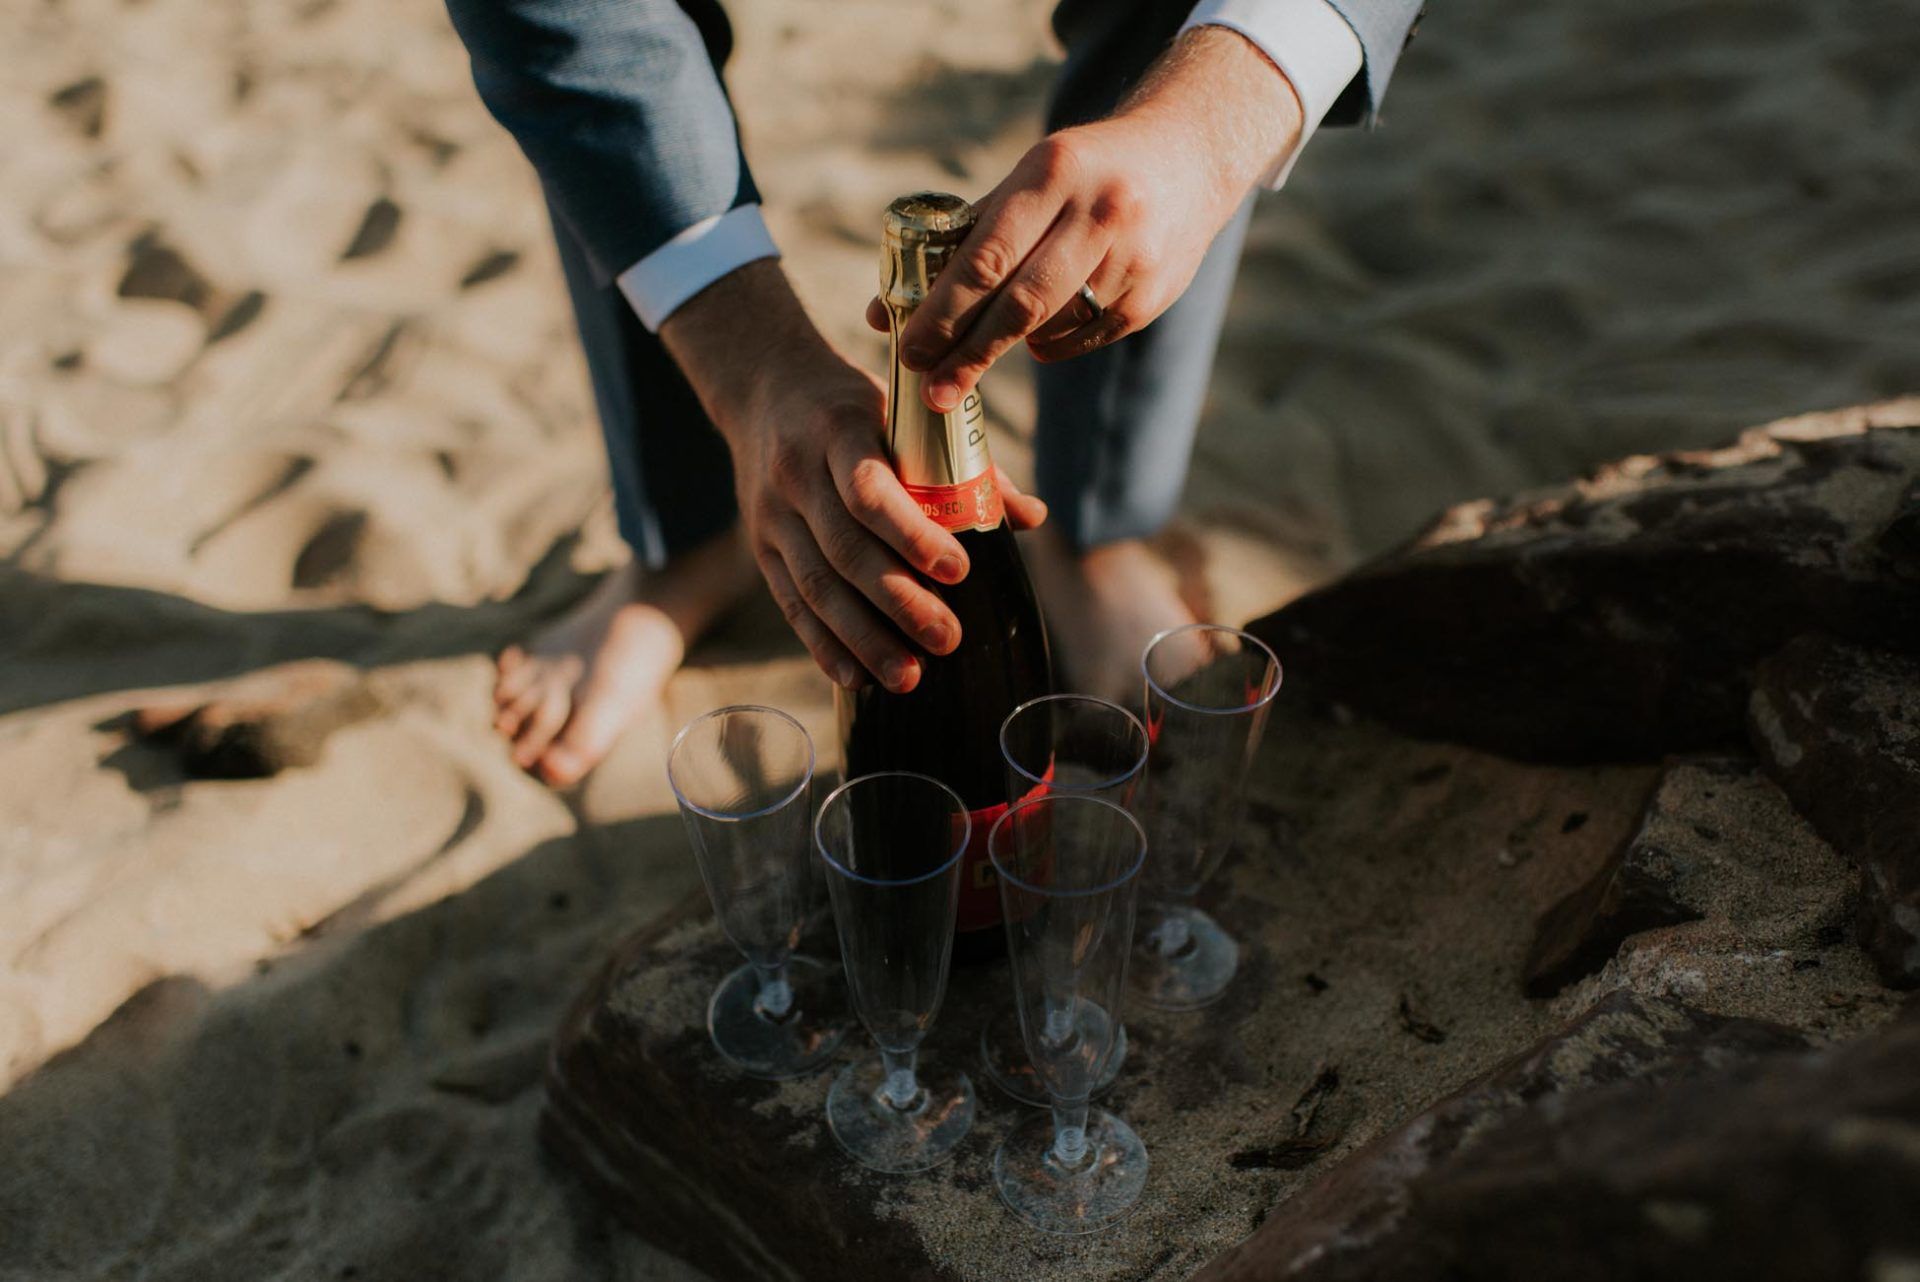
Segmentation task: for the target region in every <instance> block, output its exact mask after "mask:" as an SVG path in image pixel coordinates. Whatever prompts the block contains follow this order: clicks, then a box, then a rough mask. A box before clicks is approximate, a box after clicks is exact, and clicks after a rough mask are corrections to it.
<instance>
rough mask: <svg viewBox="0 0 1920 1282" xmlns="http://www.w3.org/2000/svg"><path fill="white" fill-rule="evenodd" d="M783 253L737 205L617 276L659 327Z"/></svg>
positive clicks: (751, 211) (749, 211)
mask: <svg viewBox="0 0 1920 1282" xmlns="http://www.w3.org/2000/svg"><path fill="white" fill-rule="evenodd" d="M1314 3H1315V4H1318V3H1321V0H1314ZM778 257H780V250H779V249H778V248H777V247H776V246H775V245H774V243H773V234H772V233H771V232H769V231H768V230H767V222H766V219H764V218H762V217H761V216H760V206H758V205H735V206H734V207H733V208H732V209H729V210H728V211H727V212H726V213H724V214H716V215H714V216H713V217H712V218H702V219H701V220H700V221H699V222H697V223H695V224H694V225H693V226H691V227H689V228H687V229H686V230H685V231H683V232H681V233H680V234H679V235H677V236H675V237H674V238H673V239H672V240H670V241H668V242H667V243H666V244H664V245H662V246H660V248H658V249H656V250H654V251H653V252H652V253H651V254H648V255H647V256H646V257H645V258H642V259H641V260H640V261H639V262H637V263H635V264H634V265H633V266H631V267H629V268H627V270H625V271H623V272H621V273H620V275H619V276H617V277H615V280H616V281H617V282H618V284H619V286H620V292H621V293H623V294H625V295H626V296H627V302H629V303H631V304H632V305H633V310H634V311H635V312H637V313H639V316H640V323H641V324H642V325H645V326H646V327H647V328H648V329H649V330H652V331H658V330H659V328H660V326H661V324H662V322H664V321H665V320H666V319H667V317H669V316H671V315H673V313H674V310H675V309H676V308H678V307H679V306H680V304H682V303H684V302H686V301H687V300H688V299H689V298H692V297H693V296H694V295H695V294H697V293H699V292H700V291H701V290H703V289H705V288H706V287H707V286H709V285H711V284H713V282H715V281H716V280H719V279H720V278H721V277H722V276H725V275H726V274H727V273H728V272H730V271H732V270H734V269H735V268H736V267H742V266H744V265H746V264H747V263H750V262H753V261H754V260H756V259H760V258H778Z"/></svg>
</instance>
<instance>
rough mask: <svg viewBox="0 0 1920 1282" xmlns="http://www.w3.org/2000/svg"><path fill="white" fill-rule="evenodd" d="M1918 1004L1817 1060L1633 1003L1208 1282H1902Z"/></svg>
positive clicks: (1359, 1162)
mask: <svg viewBox="0 0 1920 1282" xmlns="http://www.w3.org/2000/svg"><path fill="white" fill-rule="evenodd" d="M1916 1135H1920V1006H1916V1007H1913V1008H1910V1009H1909V1011H1908V1012H1907V1014H1906V1015H1905V1017H1904V1018H1902V1019H1900V1020H1899V1021H1898V1022H1897V1023H1895V1024H1893V1025H1892V1026H1890V1027H1888V1028H1886V1029H1884V1030H1881V1031H1879V1032H1877V1033H1874V1034H1870V1035H1869V1036H1867V1037H1865V1038H1862V1039H1861V1040H1859V1041H1857V1042H1853V1043H1851V1044H1849V1045H1847V1046H1844V1047H1840V1048H1837V1049H1830V1050H1827V1051H1824V1052H1818V1053H1809V1052H1807V1051H1806V1050H1805V1049H1804V1047H1803V1044H1802V1042H1801V1040H1800V1038H1799V1036H1798V1035H1797V1034H1795V1033H1793V1032H1792V1031H1790V1030H1788V1029H1785V1028H1781V1027H1779V1026H1777V1025H1771V1024H1765V1023H1760V1022H1758V1021H1753V1020H1744V1019H1723V1018H1719V1017H1715V1016H1711V1015H1705V1014H1702V1013H1701V1012H1699V1011H1697V1010H1693V1009H1690V1008H1688V1007H1686V1006H1684V1005H1681V1004H1679V1003H1675V1002H1670V1001H1668V1002H1649V1001H1646V1000H1643V999H1641V998H1638V997H1634V996H1632V995H1630V994H1625V993H1620V994H1615V995H1614V996H1612V997H1610V998H1608V999H1606V1000H1605V1001H1603V1002H1602V1003H1600V1004H1599V1005H1598V1006H1597V1007H1595V1009H1594V1010H1593V1011H1592V1012H1590V1013H1589V1014H1588V1015H1587V1016H1585V1017H1584V1018H1582V1019H1581V1020H1579V1021H1578V1022H1576V1023H1575V1024H1574V1025H1573V1026H1571V1027H1570V1028H1568V1029H1567V1030H1566V1031H1564V1032H1562V1033H1559V1034H1556V1035H1555V1036H1553V1037H1551V1038H1548V1039H1546V1040H1545V1041H1543V1042H1541V1043H1540V1044H1539V1045H1538V1046H1536V1047H1534V1048H1532V1049H1531V1050H1529V1051H1527V1052H1525V1053H1524V1054H1522V1055H1520V1056H1519V1057H1517V1058H1515V1059H1514V1060H1513V1061H1512V1062H1510V1063H1508V1064H1507V1065H1505V1066H1503V1067H1502V1068H1501V1069H1500V1071H1498V1072H1496V1073H1494V1074H1492V1075H1490V1076H1488V1077H1487V1078H1486V1079H1484V1080H1482V1081H1480V1082H1476V1083H1475V1084H1473V1085H1472V1086H1470V1087H1468V1088H1467V1089H1465V1090H1463V1091H1460V1092H1459V1093H1457V1094H1455V1095H1453V1096H1451V1097H1449V1098H1448V1099H1446V1100H1445V1101H1443V1102H1442V1103H1440V1104H1439V1105H1437V1106H1436V1107H1434V1108H1432V1109H1430V1110H1428V1111H1427V1112H1425V1113H1422V1114H1421V1115H1420V1116H1419V1117H1417V1118H1415V1119H1414V1120H1413V1121H1411V1122H1410V1123H1408V1124H1407V1125H1406V1126H1404V1127H1401V1128H1400V1129H1398V1130H1396V1131H1395V1132H1393V1133H1392V1134H1391V1135H1388V1136H1386V1137H1383V1138H1382V1139H1381V1140H1380V1141H1378V1142H1377V1143H1375V1144H1374V1145H1372V1146H1371V1147H1370V1148H1368V1149H1367V1150H1366V1151H1365V1152H1364V1153H1362V1154H1360V1155H1359V1156H1357V1157H1356V1158H1354V1159H1353V1160H1352V1161H1351V1162H1349V1163H1348V1164H1347V1165H1346V1166H1344V1167H1343V1168H1342V1169H1341V1170H1340V1171H1339V1172H1337V1173H1336V1174H1335V1175H1334V1176H1333V1177H1332V1178H1330V1179H1328V1180H1326V1181H1324V1182H1322V1183H1321V1184H1318V1185H1316V1186H1315V1187H1314V1188H1313V1189H1312V1190H1311V1191H1309V1192H1308V1193H1306V1194H1304V1195H1302V1196H1301V1197H1298V1198H1295V1199H1294V1200H1292V1201H1290V1202H1288V1203H1286V1204H1285V1205H1284V1206H1282V1207H1281V1208H1280V1209H1279V1210H1278V1211H1276V1212H1275V1213H1274V1215H1273V1217H1272V1218H1271V1219H1269V1220H1268V1221H1267V1222H1266V1223H1265V1224H1264V1225H1262V1226H1261V1228H1260V1230H1259V1231H1258V1232H1257V1233H1255V1234H1254V1235H1253V1237H1252V1238H1250V1239H1249V1240H1248V1241H1247V1242H1246V1243H1245V1244H1243V1245H1242V1246H1241V1247H1239V1248H1237V1249H1236V1250H1234V1251H1233V1252H1231V1253H1230V1254H1229V1255H1228V1256H1226V1257H1224V1258H1223V1259H1221V1260H1219V1261H1217V1262H1216V1263H1215V1264H1214V1265H1212V1266H1211V1267H1209V1268H1207V1269H1206V1270H1204V1271H1203V1272H1202V1273H1201V1274H1199V1275H1198V1279H1197V1280H1196V1282H1269V1280H1271V1279H1281V1278H1291V1279H1301V1280H1302V1282H1344V1280H1349V1279H1351V1280H1352V1282H1362V1280H1363V1279H1364V1280H1365V1282H1397V1280H1400V1279H1409V1280H1410V1279H1428V1278H1453V1277H1472V1278H1475V1279H1488V1280H1492V1279H1513V1280H1514V1282H1534V1280H1535V1279H1540V1278H1554V1279H1557V1280H1564V1282H1589V1280H1591V1282H1607V1280H1609V1279H1616V1278H1676V1279H1677V1278H1688V1279H1729V1280H1732V1279H1739V1280H1740V1282H1758V1280H1761V1279H1780V1280H1781V1282H1809V1280H1813V1279H1842V1278H1861V1277H1869V1278H1893V1277H1900V1276H1904V1274H1903V1273H1902V1272H1900V1270H1901V1269H1902V1268H1910V1267H1911V1263H1910V1262H1911V1261H1912V1260H1913V1259H1914V1258H1915V1253H1916V1252H1920V1216H1916V1215H1915V1214H1914V1206H1915V1197H1916V1193H1920V1151H1916V1146H1915V1142H1914V1141H1915V1137H1916Z"/></svg>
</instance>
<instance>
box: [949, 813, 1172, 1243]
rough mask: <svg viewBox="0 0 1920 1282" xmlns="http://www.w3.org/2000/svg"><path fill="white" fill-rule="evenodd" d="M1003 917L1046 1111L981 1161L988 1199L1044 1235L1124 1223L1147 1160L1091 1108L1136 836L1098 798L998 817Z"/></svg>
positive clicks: (1122, 947)
mask: <svg viewBox="0 0 1920 1282" xmlns="http://www.w3.org/2000/svg"><path fill="white" fill-rule="evenodd" d="M987 849H988V854H989V856H990V857H991V858H992V860H993V865H994V871H995V872H996V873H998V874H999V878H1000V894H1001V900H1002V903H1003V905H1004V907H1005V910H1006V929H1007V945H1008V951H1009V953H1010V954H1011V956H1012V959H1013V981H1014V996H1015V999H1016V1002H1017V1004H1018V1006H1019V1010H1020V1027H1021V1030H1022V1033H1023V1034H1024V1036H1025V1038H1026V1043H1027V1053H1028V1055H1029V1056H1030V1057H1031V1059H1032V1062H1033V1067H1034V1070H1035V1072H1036V1074H1037V1075H1038V1077H1039V1080H1040V1083H1041V1085H1042V1086H1043V1087H1044V1088H1045V1090H1046V1093H1047V1097H1048V1102H1049V1103H1050V1104H1051V1106H1052V1115H1051V1116H1050V1117H1045V1116H1042V1117H1034V1118H1032V1119H1030V1120H1029V1121H1028V1122H1027V1123H1025V1124H1024V1125H1022V1126H1019V1127H1017V1128H1015V1130H1014V1131H1013V1132H1012V1133H1011V1134H1009V1135H1008V1136H1007V1138H1006V1140H1005V1142H1004V1143H1002V1144H1001V1146H1000V1148H999V1150H998V1151H997V1152H996V1153H995V1154H994V1157H993V1184H994V1189H995V1191H997V1192H998V1193H999V1195H1000V1198H1001V1200H1002V1201H1003V1202H1005V1203H1006V1204H1007V1206H1008V1207H1009V1208H1010V1209H1011V1210H1012V1211H1013V1213H1014V1214H1015V1215H1018V1216H1019V1217H1020V1218H1021V1219H1023V1220H1025V1221H1026V1222H1027V1223H1029V1224H1031V1225H1033V1226H1034V1227H1035V1228H1039V1229H1043V1230H1045V1231H1047V1232H1049V1233H1091V1232H1094V1231H1096V1230H1099V1229H1103V1228H1107V1227H1109V1226H1111V1225H1113V1224H1116V1223H1118V1222H1119V1221H1120V1220H1122V1219H1124V1218H1125V1217H1126V1216H1127V1215H1128V1213H1129V1212H1131V1211H1132V1209H1133V1206H1134V1204H1135V1202H1136V1201H1138V1200H1139V1197H1140V1193H1141V1190H1142V1189H1143V1188H1145V1187H1146V1182H1147V1165H1148V1163H1147V1150H1146V1146H1145V1145H1144V1144H1143V1143H1141V1140H1140V1137H1139V1136H1138V1135H1137V1134H1135V1133H1134V1131H1133V1128H1132V1127H1130V1126H1128V1125H1127V1124H1126V1123H1125V1122H1124V1121H1122V1120H1121V1119H1120V1118H1118V1117H1116V1116H1114V1115H1113V1114H1112V1113H1110V1112H1107V1111H1106V1110H1105V1109H1098V1108H1094V1107H1092V1105H1091V1103H1090V1100H1091V1097H1092V1094H1093V1091H1094V1089H1095V1087H1096V1086H1097V1085H1098V1084H1099V1083H1100V1082H1101V1080H1102V1079H1103V1078H1104V1077H1105V1076H1106V1073H1107V1069H1108V1064H1109V1061H1110V1060H1111V1059H1112V1057H1113V1052H1114V1048H1115V1045H1116V1043H1117V1040H1118V1037H1119V1030H1120V1019H1121V1015H1120V1004H1121V996H1122V994H1123V993H1124V992H1125V990H1126V975H1127V960H1128V957H1129V955H1130V954H1131V953H1132V951H1133V948H1132V944H1133V926H1134V906H1135V899H1136V897H1137V893H1138V889H1139V876H1140V869H1141V866H1142V864H1143V863H1144V862H1145V861H1146V859H1147V840H1146V834H1145V833H1144V832H1142V831H1141V828H1140V824H1139V823H1138V821H1136V820H1135V819H1134V817H1133V816H1132V815H1130V814H1128V813H1127V812H1126V811H1124V810H1122V809H1121V808H1120V807H1118V806H1116V805H1114V804H1113V803H1112V802H1109V801H1102V800H1100V799H1099V798H1097V797H1088V796H1080V795H1075V794H1071V793H1055V794H1050V795H1048V796H1044V797H1036V798H1033V799H1031V800H1028V801H1023V802H1021V803H1020V804H1019V805H1017V806H1014V807H1013V808H1012V809H1011V810H1009V811H1008V812H1007V813H1006V814H1004V815H1002V816H1001V817H1000V819H999V820H998V822H996V823H995V824H994V827H993V830H992V833H991V834H990V835H989V838H988V845H987Z"/></svg>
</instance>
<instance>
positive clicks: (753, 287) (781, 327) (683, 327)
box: [660, 259, 832, 445]
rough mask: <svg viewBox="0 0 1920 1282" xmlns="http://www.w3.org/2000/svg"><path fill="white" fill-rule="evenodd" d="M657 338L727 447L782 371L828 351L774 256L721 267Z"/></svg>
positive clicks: (758, 418)
mask: <svg viewBox="0 0 1920 1282" xmlns="http://www.w3.org/2000/svg"><path fill="white" fill-rule="evenodd" d="M660 340H661V342H662V343H663V344H665V346H666V348H667V351H668V352H669V353H670V354H671V355H672V356H673V359H674V361H675V363H676V364H678V365H679V366H680V370H681V372H682V373H684V374H685V375H686V376H687V381H688V382H689V383H690V384H692V386H693V390H694V394H695V395H696V396H698V397H699V398H700V404H701V406H702V408H704V409H705V410H706V412H707V417H708V418H710V419H711V420H712V421H713V424H714V426H715V427H716V428H718V429H719V431H720V434H721V435H722V436H723V437H725V438H726V440H727V442H728V443H729V444H730V445H738V444H739V437H740V435H741V434H742V433H744V432H747V431H750V430H752V428H753V426H754V425H755V424H756V423H760V422H763V421H765V419H766V417H767V416H766V413H765V405H764V402H765V400H766V398H767V397H768V396H769V395H770V394H771V393H772V391H774V390H775V389H777V388H778V387H780V386H781V385H782V383H783V371H793V370H800V369H805V368H809V367H817V365H818V363H819V361H820V360H821V358H822V357H823V356H831V355H832V348H831V346H830V345H829V344H828V343H827V341H826V339H825V338H824V337H823V336H822V335H821V334H820V332H819V330H817V329H816V328H815V327H814V324H813V321H812V320H811V319H810V318H809V317H808V316H807V313H806V309H805V308H804V307H802V306H801V303H800V299H799V297H798V296H797V295H796V294H795V293H794V292H793V287H792V285H791V284H790V283H789V282H788V280H787V276H786V273H785V272H784V271H783V270H781V267H780V264H779V262H778V261H777V260H774V259H761V260H758V261H756V262H751V263H747V264H745V265H743V266H741V267H739V268H737V269H735V270H734V271H731V272H728V273H727V274H726V275H725V276H722V277H720V278H719V279H718V280H716V281H714V282H713V283H712V284H711V285H708V286H707V287H706V288H705V289H703V290H701V291H700V292H699V293H698V294H695V295H694V296H693V297H692V298H690V299H688V300H687V301H686V302H685V303H682V304H681V305H680V307H679V308H677V309H676V310H675V311H674V313H673V314H672V315H671V316H669V317H668V318H667V319H666V322H665V323H664V324H663V325H661V327H660Z"/></svg>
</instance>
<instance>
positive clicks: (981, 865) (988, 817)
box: [954, 768, 1053, 931]
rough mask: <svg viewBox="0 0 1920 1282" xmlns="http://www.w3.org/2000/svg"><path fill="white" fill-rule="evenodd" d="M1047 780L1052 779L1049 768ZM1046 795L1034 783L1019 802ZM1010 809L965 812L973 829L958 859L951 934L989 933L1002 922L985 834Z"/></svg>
mask: <svg viewBox="0 0 1920 1282" xmlns="http://www.w3.org/2000/svg"><path fill="white" fill-rule="evenodd" d="M1047 778H1048V780H1051V779H1052V778H1053V771H1052V769H1051V768H1049V769H1048V771H1047ZM1046 791H1047V784H1046V783H1045V782H1042V783H1037V784H1035V785H1033V787H1032V788H1031V789H1029V790H1028V792H1027V795H1026V796H1025V797H1022V798H1020V800H1022V801H1025V800H1027V798H1028V797H1038V796H1041V795H1042V794H1044V793H1045V792H1046ZM1011 808H1012V807H1010V806H1007V805H1005V804H1001V805H998V806H988V807H987V808H986V809H985V810H969V811H968V812H967V818H968V819H969V820H971V821H972V824H973V828H972V831H970V832H969V833H968V834H967V853H966V854H964V855H962V856H960V907H959V911H958V912H957V913H956V915H955V918H954V929H955V930H960V931H968V930H991V929H992V928H994V927H996V926H998V925H999V924H1000V923H1001V921H1002V920H1004V917H1005V914H1004V913H1003V912H1002V911H1001V907H1000V874H998V873H996V872H995V871H994V870H993V859H992V858H991V857H990V856H989V855H988V854H987V834H988V833H990V832H992V831H993V825H994V822H995V821H996V820H998V819H999V818H1000V816H1001V815H1004V814H1006V813H1007V811H1008V810H1010V809H1011Z"/></svg>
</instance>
